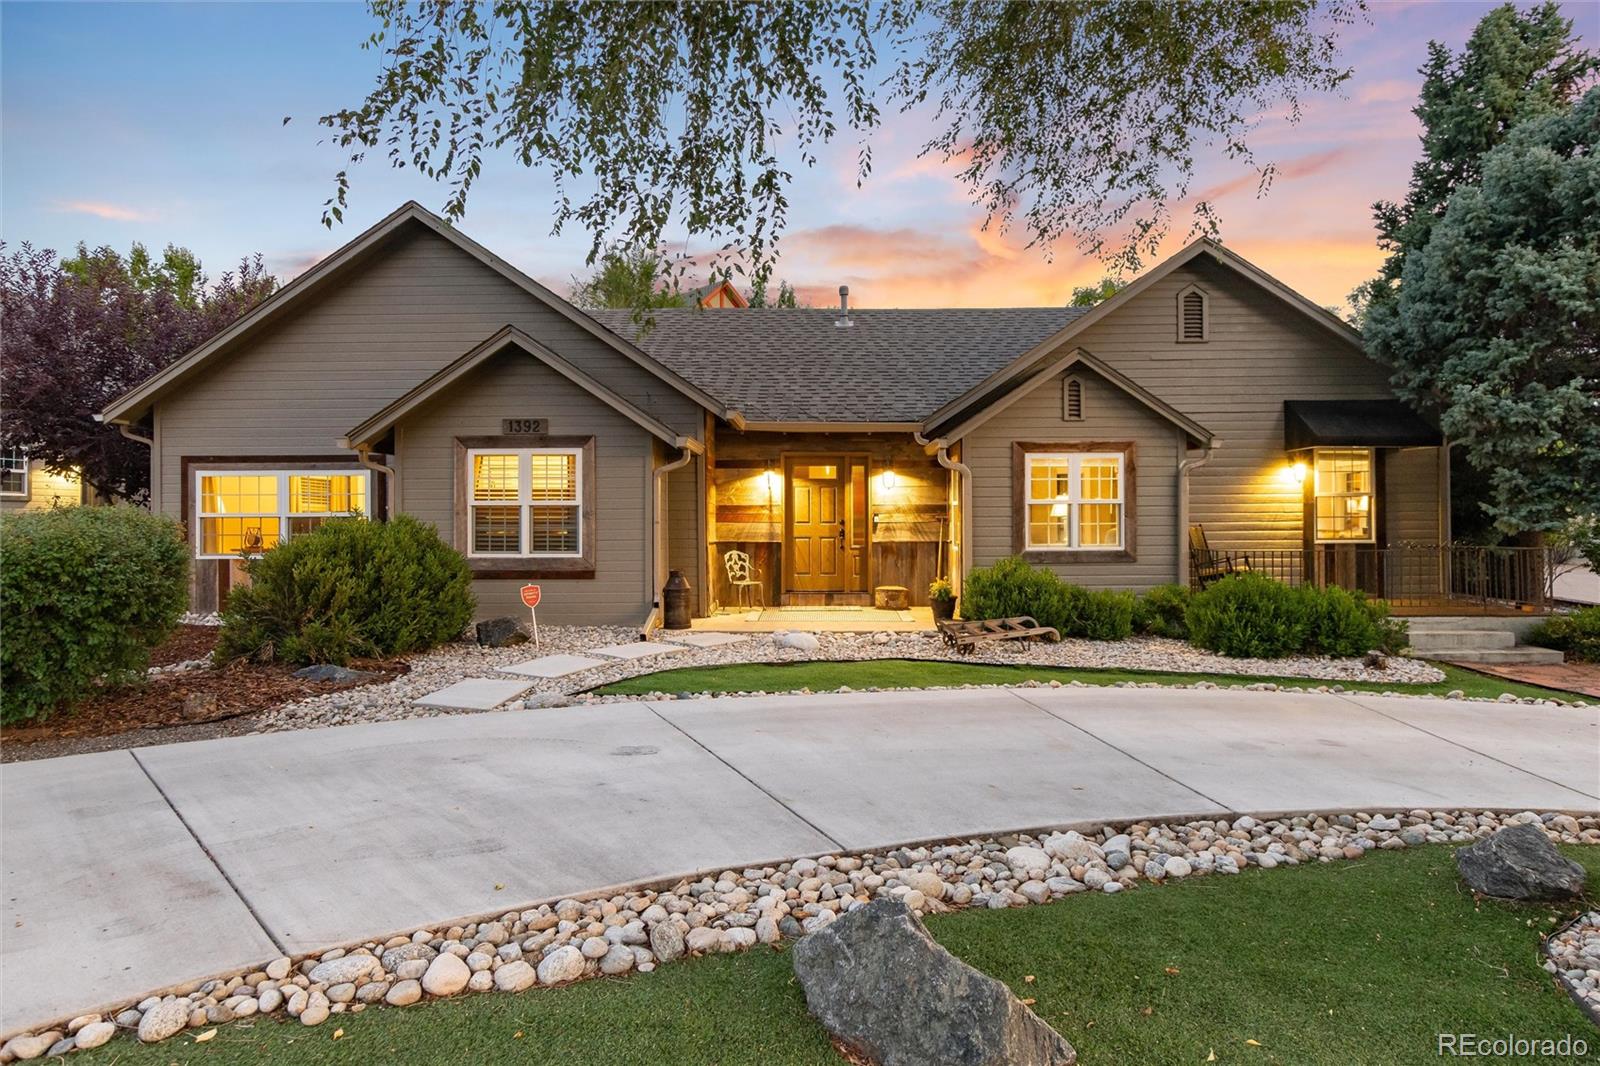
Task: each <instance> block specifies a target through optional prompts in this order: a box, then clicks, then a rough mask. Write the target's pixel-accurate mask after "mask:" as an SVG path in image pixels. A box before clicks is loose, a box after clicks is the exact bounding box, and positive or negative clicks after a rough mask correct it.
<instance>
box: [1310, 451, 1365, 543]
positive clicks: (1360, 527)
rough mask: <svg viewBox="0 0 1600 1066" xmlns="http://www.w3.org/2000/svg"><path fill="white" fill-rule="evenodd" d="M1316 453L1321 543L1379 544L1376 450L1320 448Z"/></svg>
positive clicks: (1318, 520) (1314, 461)
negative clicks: (1375, 511)
mask: <svg viewBox="0 0 1600 1066" xmlns="http://www.w3.org/2000/svg"><path fill="white" fill-rule="evenodd" d="M1312 455H1313V466H1314V469H1315V474H1314V483H1313V485H1312V489H1313V492H1314V494H1315V496H1316V503H1317V508H1316V512H1317V530H1316V541H1317V543H1318V544H1372V543H1375V542H1376V539H1377V535H1376V530H1375V527H1374V525H1373V506H1372V501H1373V488H1372V486H1373V484H1374V477H1373V469H1374V464H1373V458H1372V449H1371V448H1317V449H1316V450H1315V451H1314V452H1313V453H1312Z"/></svg>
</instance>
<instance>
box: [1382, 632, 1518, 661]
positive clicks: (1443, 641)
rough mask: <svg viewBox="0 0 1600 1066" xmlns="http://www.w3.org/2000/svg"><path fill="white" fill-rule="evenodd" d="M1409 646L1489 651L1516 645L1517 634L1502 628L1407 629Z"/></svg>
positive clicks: (1441, 651)
mask: <svg viewBox="0 0 1600 1066" xmlns="http://www.w3.org/2000/svg"><path fill="white" fill-rule="evenodd" d="M1406 634H1407V639H1408V640H1410V642H1411V646H1412V647H1413V648H1416V649H1417V650H1418V651H1422V652H1438V653H1439V654H1441V655H1442V654H1444V653H1446V652H1450V651H1455V650H1458V649H1459V650H1462V651H1489V650H1491V649H1494V648H1512V647H1515V646H1516V643H1517V635H1516V634H1515V633H1509V632H1507V631H1506V630H1504V629H1433V628H1427V629H1418V628H1416V627H1415V626H1413V627H1411V628H1409V629H1407V631H1406Z"/></svg>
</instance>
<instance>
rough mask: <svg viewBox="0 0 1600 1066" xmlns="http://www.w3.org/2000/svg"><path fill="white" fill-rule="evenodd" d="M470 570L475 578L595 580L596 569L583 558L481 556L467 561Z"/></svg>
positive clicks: (590, 562)
mask: <svg viewBox="0 0 1600 1066" xmlns="http://www.w3.org/2000/svg"><path fill="white" fill-rule="evenodd" d="M467 568H468V569H469V570H471V571H472V576H473V577H475V578H497V577H499V578H509V577H515V578H529V577H543V578H574V579H585V578H593V577H594V575H595V567H594V560H593V559H585V558H583V557H581V556H565V557H563V556H551V557H542V556H526V555H503V556H499V557H494V558H490V557H482V556H480V557H477V558H469V559H468V560H467Z"/></svg>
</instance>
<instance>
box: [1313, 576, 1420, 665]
mask: <svg viewBox="0 0 1600 1066" xmlns="http://www.w3.org/2000/svg"><path fill="white" fill-rule="evenodd" d="M1298 591H1299V592H1300V594H1301V596H1303V597H1304V598H1305V609H1306V643H1305V647H1304V648H1303V649H1302V650H1303V651H1306V652H1310V653H1312V654H1315V655H1340V656H1351V655H1364V654H1366V653H1367V652H1369V651H1372V650H1374V649H1377V650H1380V651H1384V652H1388V653H1389V654H1391V655H1392V654H1394V653H1396V652H1398V651H1400V649H1401V648H1403V647H1405V643H1406V627H1405V623H1404V622H1400V621H1398V620H1397V619H1393V618H1390V617H1389V605H1388V604H1387V603H1385V602H1384V601H1383V600H1372V599H1368V598H1367V597H1366V595H1365V594H1364V593H1361V592H1350V591H1347V590H1346V589H1342V588H1339V587H1338V586H1336V585H1329V586H1328V587H1327V588H1321V589H1319V588H1316V587H1314V586H1306V587H1303V588H1301V589H1299V590H1298Z"/></svg>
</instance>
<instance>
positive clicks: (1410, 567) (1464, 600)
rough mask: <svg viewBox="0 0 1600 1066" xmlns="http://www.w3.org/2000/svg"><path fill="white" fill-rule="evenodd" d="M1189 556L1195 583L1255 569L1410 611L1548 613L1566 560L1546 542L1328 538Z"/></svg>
mask: <svg viewBox="0 0 1600 1066" xmlns="http://www.w3.org/2000/svg"><path fill="white" fill-rule="evenodd" d="M1191 536H1193V534H1192V535H1191ZM1201 536H1202V537H1203V534H1201ZM1202 545H1203V546H1202ZM1189 556H1190V563H1189V583H1190V587H1191V588H1193V589H1195V590H1197V591H1198V590H1199V589H1201V588H1204V587H1205V586H1206V585H1208V584H1210V583H1211V582H1213V581H1216V580H1219V579H1221V578H1222V577H1225V576H1227V575H1229V574H1234V573H1244V572H1250V573H1258V574H1265V575H1266V576H1268V577H1271V578H1273V579H1274V580H1277V581H1281V582H1283V583H1284V584H1287V585H1302V584H1313V585H1316V586H1318V587H1319V588H1321V587H1327V586H1329V585H1335V586H1338V587H1340V588H1345V589H1349V590H1351V591H1352V592H1363V593H1365V594H1366V595H1368V596H1373V597H1380V598H1382V599H1385V600H1387V601H1388V602H1389V605H1390V607H1391V608H1392V609H1393V611H1394V613H1395V614H1396V615H1400V616H1409V617H1418V616H1436V615H1474V616H1480V617H1516V616H1524V615H1536V614H1546V613H1548V612H1549V611H1550V610H1551V609H1552V608H1553V607H1554V605H1555V598H1556V597H1555V591H1554V590H1555V581H1556V578H1557V577H1558V576H1559V575H1560V573H1561V561H1560V559H1559V558H1558V557H1557V555H1556V553H1555V551H1554V550H1553V549H1551V548H1548V547H1485V546H1483V545H1477V544H1404V545H1398V546H1394V547H1374V546H1371V545H1357V544H1323V545H1318V546H1317V547H1315V548H1294V549H1282V548H1277V549H1258V548H1218V547H1212V546H1210V545H1207V544H1204V542H1203V540H1201V541H1199V542H1197V543H1196V546H1194V547H1192V548H1191V549H1190V553H1189Z"/></svg>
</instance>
